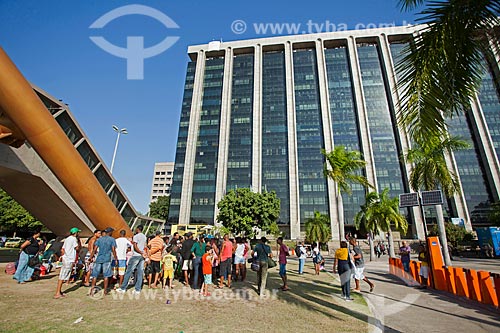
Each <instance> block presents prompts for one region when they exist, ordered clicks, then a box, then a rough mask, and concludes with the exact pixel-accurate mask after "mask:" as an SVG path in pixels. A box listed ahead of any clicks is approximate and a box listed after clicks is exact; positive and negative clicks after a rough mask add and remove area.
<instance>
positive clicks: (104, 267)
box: [90, 228, 118, 295]
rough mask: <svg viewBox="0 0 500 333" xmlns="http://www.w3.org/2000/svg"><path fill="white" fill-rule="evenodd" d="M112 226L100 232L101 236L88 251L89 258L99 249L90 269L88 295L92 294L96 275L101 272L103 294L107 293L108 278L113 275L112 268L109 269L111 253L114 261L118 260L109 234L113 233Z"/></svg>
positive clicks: (114, 244)
mask: <svg viewBox="0 0 500 333" xmlns="http://www.w3.org/2000/svg"><path fill="white" fill-rule="evenodd" d="M113 231H114V229H113V228H106V229H105V230H103V231H102V232H101V234H102V236H101V237H100V238H99V239H98V240H96V242H95V243H94V247H93V249H92V252H91V253H90V258H91V260H92V258H93V257H94V253H96V252H97V250H99V253H98V254H97V257H96V258H95V261H94V268H93V270H92V274H91V276H92V289H91V290H90V295H93V294H94V291H95V289H94V288H95V285H96V282H97V277H98V276H99V274H101V273H102V275H103V277H104V294H107V293H108V283H109V278H110V277H112V276H113V270H112V269H111V255H113V258H114V260H115V261H118V259H117V256H116V241H115V239H114V238H113V237H111V234H112V233H113Z"/></svg>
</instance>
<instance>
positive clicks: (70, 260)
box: [54, 228, 81, 299]
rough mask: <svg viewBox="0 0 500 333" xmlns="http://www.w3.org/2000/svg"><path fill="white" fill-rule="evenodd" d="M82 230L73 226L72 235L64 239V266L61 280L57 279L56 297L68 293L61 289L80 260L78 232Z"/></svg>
mask: <svg viewBox="0 0 500 333" xmlns="http://www.w3.org/2000/svg"><path fill="white" fill-rule="evenodd" d="M80 231H81V230H80V229H78V228H71V230H70V231H69V233H70V235H69V236H68V237H67V238H66V239H65V240H64V244H63V247H62V249H61V260H62V267H61V271H60V272H59V280H58V281H57V290H56V294H55V295H54V298H56V299H57V298H62V297H65V296H66V295H65V294H64V293H63V292H62V291H61V289H62V285H63V283H64V281H67V280H69V278H70V275H71V271H72V270H73V265H75V264H76V263H77V261H78V256H77V252H78V250H79V249H80V241H79V240H78V233H79V232H80Z"/></svg>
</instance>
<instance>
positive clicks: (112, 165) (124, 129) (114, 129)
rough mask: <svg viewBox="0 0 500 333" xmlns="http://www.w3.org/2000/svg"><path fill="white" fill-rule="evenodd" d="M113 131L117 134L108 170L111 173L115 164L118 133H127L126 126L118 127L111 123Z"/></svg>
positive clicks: (118, 139)
mask: <svg viewBox="0 0 500 333" xmlns="http://www.w3.org/2000/svg"><path fill="white" fill-rule="evenodd" d="M113 131H115V132H116V133H117V134H118V135H117V136H116V143H115V151H114V152H113V159H112V160H111V168H110V170H109V171H110V172H111V173H113V167H114V166H115V158H116V151H117V150H118V142H119V141H120V134H128V132H127V129H126V128H122V129H119V128H118V126H116V125H113Z"/></svg>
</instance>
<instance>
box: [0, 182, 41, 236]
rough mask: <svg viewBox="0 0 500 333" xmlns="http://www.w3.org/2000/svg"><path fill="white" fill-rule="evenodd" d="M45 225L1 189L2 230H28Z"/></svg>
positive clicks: (0, 225)
mask: <svg viewBox="0 0 500 333" xmlns="http://www.w3.org/2000/svg"><path fill="white" fill-rule="evenodd" d="M38 227H43V224H42V222H40V221H38V220H37V219H36V218H35V217H33V216H32V215H31V214H30V213H29V212H28V211H27V210H26V209H24V208H23V207H22V206H21V205H20V204H19V203H17V201H15V200H14V199H13V198H12V197H11V196H9V195H8V194H7V193H6V192H5V191H4V190H2V189H0V230H1V231H2V232H9V233H10V232H14V231H28V230H33V229H35V228H38Z"/></svg>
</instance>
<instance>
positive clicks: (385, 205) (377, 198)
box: [354, 188, 408, 257]
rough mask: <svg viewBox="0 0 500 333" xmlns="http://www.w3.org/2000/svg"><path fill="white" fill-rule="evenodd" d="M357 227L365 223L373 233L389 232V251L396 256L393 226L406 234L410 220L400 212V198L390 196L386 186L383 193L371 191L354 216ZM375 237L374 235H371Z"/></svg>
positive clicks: (392, 255)
mask: <svg viewBox="0 0 500 333" xmlns="http://www.w3.org/2000/svg"><path fill="white" fill-rule="evenodd" d="M354 224H355V225H356V227H357V228H359V227H360V226H361V225H364V227H365V229H366V230H367V231H370V232H371V233H372V234H374V233H375V232H378V233H380V232H384V233H388V234H389V247H390V249H389V253H390V256H391V257H395V256H396V253H395V251H394V241H393V237H392V226H394V228H395V229H396V230H399V231H401V232H402V233H403V234H406V231H407V230H408V222H407V221H406V218H405V217H404V215H402V214H401V213H400V212H399V198H398V197H395V198H391V197H389V189H388V188H385V189H384V190H383V191H382V193H380V194H379V193H377V192H370V193H368V194H367V196H366V202H365V204H364V205H362V206H361V210H360V211H359V212H358V213H357V214H356V216H355V217H354ZM370 238H373V237H370ZM372 248H373V240H372V242H371V243H370V255H372V251H373V250H372Z"/></svg>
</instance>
